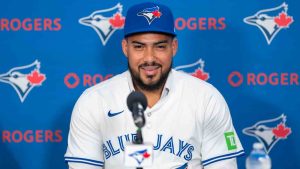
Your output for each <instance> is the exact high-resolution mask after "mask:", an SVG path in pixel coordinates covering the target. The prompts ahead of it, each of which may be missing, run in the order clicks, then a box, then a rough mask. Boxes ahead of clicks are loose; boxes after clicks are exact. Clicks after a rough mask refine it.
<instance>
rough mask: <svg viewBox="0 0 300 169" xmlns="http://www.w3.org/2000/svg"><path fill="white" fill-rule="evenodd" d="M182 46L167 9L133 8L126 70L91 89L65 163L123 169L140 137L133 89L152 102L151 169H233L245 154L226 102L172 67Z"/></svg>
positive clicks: (79, 108)
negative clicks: (127, 152)
mask: <svg viewBox="0 0 300 169" xmlns="http://www.w3.org/2000/svg"><path fill="white" fill-rule="evenodd" d="M177 48H178V41H177V38H176V34H175V29H174V18H173V15H172V12H171V11H170V9H169V8H168V7H166V6H164V5H161V4H156V3H141V4H137V5H134V6H132V7H131V8H130V9H129V10H128V12H127V16H126V21H125V27H124V39H123V40H122V50H123V53H124V55H125V56H126V57H127V58H128V71H126V72H124V73H122V74H120V75H117V76H115V77H113V78H111V79H109V80H107V81H105V82H102V83H100V84H98V85H96V86H94V87H91V88H89V89H88V90H86V91H85V92H84V93H83V94H82V96H81V97H80V98H79V100H78V101H77V103H76V105H75V107H74V110H73V113H72V119H71V124H70V132H69V139H68V149H67V153H66V155H65V160H66V161H67V162H68V165H69V168H71V169H98V168H106V169H120V168H126V167H125V166H124V149H125V147H126V145H127V144H128V143H130V142H133V141H134V140H135V138H136V134H135V131H136V127H135V125H134V122H133V119H132V115H131V112H130V111H129V110H128V108H127V105H126V99H127V96H128V95H129V94H130V93H131V92H132V91H140V92H142V93H144V94H145V96H146V98H147V100H148V107H147V109H146V110H145V114H146V117H145V118H146V125H145V127H144V128H143V131H142V132H143V139H144V142H147V143H150V144H152V145H153V150H154V152H153V153H154V154H153V164H152V166H151V167H147V168H146V169H170V168H172V169H183V168H189V169H190V168H192V169H203V168H204V169H235V168H237V165H236V157H237V156H240V155H242V154H243V153H244V151H243V148H242V145H241V143H240V141H239V139H238V136H237V134H236V132H235V129H234V127H233V124H232V120H231V116H230V112H229V109H228V107H227V104H226V102H225V100H224V98H223V97H222V95H221V94H220V93H219V92H218V91H217V89H215V88H214V87H213V86H212V85H210V84H208V83H206V82H205V81H202V80H200V79H197V78H195V77H193V76H190V75H188V74H185V73H182V72H177V71H175V70H173V69H172V61H173V57H174V56H175V54H176V52H177Z"/></svg>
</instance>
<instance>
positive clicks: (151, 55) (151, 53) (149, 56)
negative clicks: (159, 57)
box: [144, 47, 156, 63]
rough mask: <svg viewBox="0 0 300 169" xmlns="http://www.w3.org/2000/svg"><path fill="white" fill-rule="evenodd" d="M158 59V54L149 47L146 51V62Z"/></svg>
mask: <svg viewBox="0 0 300 169" xmlns="http://www.w3.org/2000/svg"><path fill="white" fill-rule="evenodd" d="M155 60H156V54H155V51H154V49H153V48H152V47H147V48H146V50H145V51H144V62H147V63H151V62H154V61H155Z"/></svg>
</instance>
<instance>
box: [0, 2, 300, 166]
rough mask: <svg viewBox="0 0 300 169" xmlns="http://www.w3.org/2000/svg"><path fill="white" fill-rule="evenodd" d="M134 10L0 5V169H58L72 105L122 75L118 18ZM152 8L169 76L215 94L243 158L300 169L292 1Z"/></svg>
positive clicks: (120, 5) (298, 66)
mask: <svg viewBox="0 0 300 169" xmlns="http://www.w3.org/2000/svg"><path fill="white" fill-rule="evenodd" d="M138 2H141V1H137V0H132V1H123V0H120V1H116V0H110V1H104V0H85V1H83V0H72V1H71V0H66V1H60V0H52V1H38V0H31V1H20V0H10V1H2V2H1V5H0V168H1V169H2V168H3V169H53V168H56V169H63V168H67V166H66V164H65V162H64V158H63V156H64V153H65V150H66V146H67V134H68V130H69V122H70V116H71V111H72V108H73V106H74V103H75V101H76V100H77V98H78V97H79V95H80V94H81V93H82V92H83V91H84V90H85V89H86V88H88V87H90V86H93V85H95V84H96V83H99V82H101V81H104V80H106V79H108V78H110V77H112V76H114V75H116V74H118V73H121V72H123V71H124V70H126V68H127V60H126V58H125V57H124V56H123V54H122V51H121V45H120V42H121V39H122V36H123V32H122V28H123V24H124V20H125V17H124V15H125V13H126V11H127V9H128V7H129V6H131V5H133V4H135V3H138ZM158 2H160V3H163V4H168V5H169V6H170V8H171V9H172V10H173V11H174V15H175V18H176V20H175V25H176V31H177V34H178V39H179V52H178V54H177V56H176V57H175V58H174V68H176V69H180V70H182V71H185V72H187V73H190V74H191V75H193V76H196V77H198V78H201V79H203V80H206V81H208V82H209V83H212V84H213V85H214V86H216V87H217V88H218V89H219V90H220V91H221V93H222V94H223V95H224V97H225V99H226V100H227V102H228V105H229V107H230V109H231V114H232V118H233V121H234V123H235V127H236V130H237V132H238V134H239V137H240V139H241V141H242V143H243V145H244V148H245V151H246V155H248V154H249V152H250V150H251V146H252V144H253V143H254V142H257V141H259V142H262V143H263V144H264V146H265V151H266V152H268V153H269V155H270V156H271V158H272V161H273V167H272V168H273V169H295V168H300V164H299V157H300V146H299V142H298V141H299V140H300V136H299V130H300V123H299V119H300V115H299V113H300V107H299V105H300V98H299V97H300V85H299V83H300V82H299V81H300V79H299V76H300V59H299V56H300V52H299V47H300V46H299V42H298V41H297V40H299V37H300V36H299V35H300V34H299V30H300V27H299V24H298V23H299V22H298V21H299V20H300V19H299V14H300V13H299V9H298V8H299V5H300V4H299V1H292V0H285V1H284V0H264V1H261V0H248V1H237V0H233V1H228V0H215V1H208V0H203V1H192V0H188V1H179V0H175V1H172V0H161V1H158ZM101 16H102V20H101ZM297 37H298V38H297ZM245 157H246V156H244V157H241V158H239V160H238V165H239V168H245V167H244V166H245Z"/></svg>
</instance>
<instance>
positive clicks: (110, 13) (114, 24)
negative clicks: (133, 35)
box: [79, 3, 125, 45]
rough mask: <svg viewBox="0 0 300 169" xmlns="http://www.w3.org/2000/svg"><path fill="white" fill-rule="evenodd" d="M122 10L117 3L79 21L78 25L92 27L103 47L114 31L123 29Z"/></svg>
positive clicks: (123, 18)
mask: <svg viewBox="0 0 300 169" xmlns="http://www.w3.org/2000/svg"><path fill="white" fill-rule="evenodd" d="M122 10H123V6H122V5H121V4H120V3H118V4H117V5H116V6H114V7H112V8H109V9H102V10H98V11H95V12H93V13H92V14H91V15H90V16H87V17H83V18H81V19H79V23H80V24H82V25H85V26H90V27H92V28H93V29H94V30H95V31H96V32H97V34H98V36H99V37H100V39H101V42H102V44H103V45H105V44H106V43H107V41H108V40H109V38H110V37H111V36H112V34H113V33H114V32H115V31H116V30H119V29H123V27H124V24H125V17H123V16H122Z"/></svg>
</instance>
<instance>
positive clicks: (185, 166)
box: [176, 163, 188, 169]
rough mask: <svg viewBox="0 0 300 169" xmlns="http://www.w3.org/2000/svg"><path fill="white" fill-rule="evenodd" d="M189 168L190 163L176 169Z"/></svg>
mask: <svg viewBox="0 0 300 169" xmlns="http://www.w3.org/2000/svg"><path fill="white" fill-rule="evenodd" d="M187 167H188V163H185V164H184V165H183V166H180V167H178V168H176V169H186V168H187Z"/></svg>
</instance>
